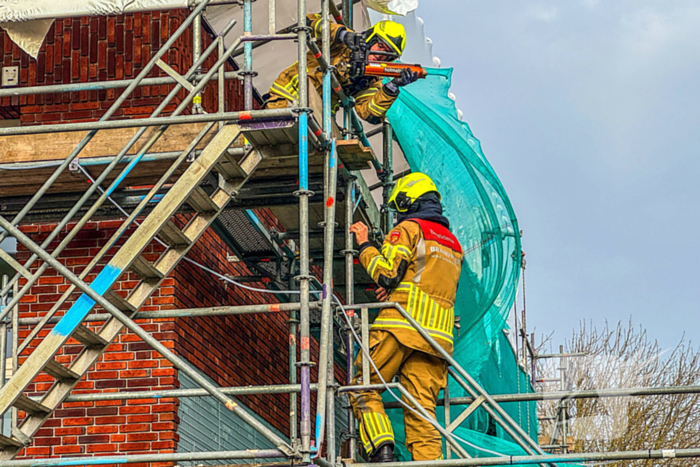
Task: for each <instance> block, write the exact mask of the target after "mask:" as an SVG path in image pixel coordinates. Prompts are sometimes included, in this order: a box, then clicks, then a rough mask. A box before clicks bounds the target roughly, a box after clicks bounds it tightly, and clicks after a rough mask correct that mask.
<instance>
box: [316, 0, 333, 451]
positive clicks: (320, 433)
mask: <svg viewBox="0 0 700 467" xmlns="http://www.w3.org/2000/svg"><path fill="white" fill-rule="evenodd" d="M328 4H329V0H323V1H322V3H321V31H322V45H323V52H324V54H325V56H326V57H330V47H331V46H330V18H329V5H328ZM331 73H332V68H330V67H328V68H326V69H325V70H324V75H323V132H324V133H325V134H326V136H327V137H328V138H331V134H332V128H331V124H332V121H331V95H332V94H331ZM336 159H337V154H336V150H335V140H333V141H332V143H331V147H330V150H327V151H326V157H325V160H326V164H324V168H325V171H324V182H325V183H324V191H325V193H324V194H325V196H324V199H325V210H324V221H323V222H324V239H323V250H324V255H323V294H322V307H321V339H320V340H321V342H320V349H319V357H318V387H319V389H318V394H317V403H316V446H317V448H318V449H319V452H320V450H321V449H322V448H323V446H324V443H323V441H324V438H325V435H326V433H325V430H326V425H328V434H329V435H330V436H328V442H327V443H326V444H327V456H328V458H327V460H328V461H329V462H333V461H334V457H335V445H334V444H335V440H334V439H331V438H332V437H333V438H334V432H333V429H334V426H331V425H334V424H332V423H330V422H328V423H326V419H327V418H328V417H329V414H328V413H327V412H330V411H329V410H328V408H327V406H328V407H332V406H333V402H332V399H333V397H334V395H333V391H332V386H333V381H334V376H333V371H332V369H333V366H332V365H333V363H332V362H333V358H332V355H333V349H332V346H333V319H332V307H331V304H332V301H333V256H334V244H335V208H336V203H335V199H336V185H337V177H338V167H337V163H336ZM329 388H330V389H329Z"/></svg>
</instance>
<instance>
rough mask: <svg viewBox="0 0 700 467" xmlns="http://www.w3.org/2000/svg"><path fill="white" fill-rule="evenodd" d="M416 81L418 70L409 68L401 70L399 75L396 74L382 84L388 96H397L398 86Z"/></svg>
mask: <svg viewBox="0 0 700 467" xmlns="http://www.w3.org/2000/svg"><path fill="white" fill-rule="evenodd" d="M416 81H418V72H416V71H411V70H410V69H409V68H404V69H403V70H401V76H397V77H396V78H394V79H392V80H391V81H389V82H388V83H386V84H385V85H384V91H385V92H386V93H387V94H389V95H390V96H398V95H399V88H401V87H403V86H406V85H407V84H411V83H414V82H416Z"/></svg>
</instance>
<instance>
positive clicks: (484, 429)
mask: <svg viewBox="0 0 700 467" xmlns="http://www.w3.org/2000/svg"><path fill="white" fill-rule="evenodd" d="M451 76H452V70H451V69H430V70H429V75H428V77H427V78H426V79H423V80H419V81H418V82H417V83H413V84H411V85H410V86H407V87H405V88H403V89H402V90H401V93H400V94H399V98H398V99H397V101H396V102H395V103H394V104H393V105H392V107H391V109H390V110H389V113H388V118H389V121H390V122H391V124H392V126H393V128H394V135H395V138H396V139H397V141H398V142H399V144H400V145H401V148H402V150H403V152H404V154H405V155H406V159H407V160H408V163H409V165H410V167H411V170H412V171H414V172H423V173H425V174H427V175H429V176H430V177H431V178H432V179H433V180H434V181H435V183H436V185H437V187H438V189H439V191H440V193H441V195H442V204H443V206H444V207H445V215H446V216H447V217H448V218H449V219H450V222H451V229H452V231H453V232H454V234H455V235H456V236H457V238H458V239H459V240H460V242H461V243H462V246H463V249H464V253H465V255H464V266H463V268H462V275H461V278H460V282H459V289H458V291H457V299H456V306H455V314H456V316H457V317H459V318H458V319H459V326H460V328H459V331H458V333H457V334H456V335H455V351H454V356H455V358H456V360H457V361H458V362H459V363H460V364H461V365H462V366H463V367H464V368H465V369H466V370H467V371H468V372H469V373H470V375H471V376H472V377H474V378H475V379H476V380H477V381H478V382H479V383H480V384H481V385H482V386H483V387H484V388H485V389H486V390H487V391H488V392H489V393H490V394H506V393H524V392H532V387H531V385H530V384H529V380H528V377H527V375H526V374H525V373H524V372H523V371H522V370H521V368H520V367H519V366H518V364H517V363H516V357H515V355H514V353H513V349H512V346H511V345H510V343H509V342H508V339H507V337H506V336H505V335H504V332H503V331H504V329H505V328H506V327H507V324H506V320H507V318H508V313H509V310H510V308H511V307H512V305H513V301H514V299H515V293H516V288H517V284H518V276H519V271H520V258H521V252H520V238H519V235H518V232H519V231H518V224H517V220H516V218H515V213H514V212H513V208H512V206H511V204H510V201H509V200H508V196H507V195H506V192H505V190H504V189H503V186H502V185H501V183H500V181H499V180H498V177H497V176H496V173H495V172H494V170H493V168H492V167H491V165H490V164H489V162H488V161H487V160H486V157H485V156H484V154H483V152H482V150H481V145H480V143H479V141H478V140H477V139H476V138H475V137H474V135H473V134H472V132H471V130H470V129H469V126H468V125H467V124H466V123H464V122H462V121H460V120H459V118H458V117H457V109H456V108H455V104H454V102H453V101H452V100H451V99H450V98H449V97H448V92H449V89H450V84H451ZM449 389H450V397H461V396H467V395H468V394H466V392H465V391H464V390H463V389H462V388H461V386H459V385H458V384H457V383H456V382H455V381H453V380H450V383H449ZM384 397H385V400H391V399H392V397H391V395H390V394H388V393H385V395H384ZM535 404H536V403H534V402H530V403H526V402H521V403H511V404H504V405H503V407H504V409H505V410H506V411H507V412H508V414H509V415H510V416H511V417H512V418H513V419H514V420H515V421H516V422H517V423H519V424H520V426H522V427H523V428H524V429H525V430H526V431H527V432H528V434H529V435H530V436H531V437H532V438H533V439H535V440H536V439H537V431H538V427H537V415H536V405H535ZM464 408H465V407H464V406H458V407H454V408H453V409H452V414H453V415H452V418H453V419H454V417H455V416H456V414H457V413H459V412H460V411H461V410H463V409H464ZM390 417H391V420H392V424H393V425H394V428H395V433H396V439H397V441H398V443H397V445H398V450H399V455H400V456H401V457H402V458H403V459H404V460H410V456H409V455H408V452H407V451H406V450H405V448H404V446H402V445H401V442H402V441H403V439H404V433H403V417H402V414H401V411H400V410H393V411H391V413H390ZM438 418H439V421H440V422H441V423H442V421H443V410H442V409H441V408H440V409H438ZM455 434H456V435H457V436H459V437H460V438H462V439H464V440H465V441H467V442H468V443H472V444H473V445H476V446H478V447H480V448H482V449H486V450H488V451H493V452H494V453H501V454H506V455H518V454H524V452H523V450H522V449H521V448H520V447H519V446H517V445H516V444H515V443H513V442H512V440H511V439H510V437H509V436H508V435H507V434H505V433H504V432H503V430H502V429H501V428H500V427H499V426H498V425H497V424H495V423H494V421H493V420H491V419H490V417H489V416H488V414H487V413H486V412H485V411H484V410H483V409H478V410H477V411H476V412H475V413H474V414H473V415H472V416H470V417H469V418H468V419H467V420H466V421H465V422H464V423H463V424H462V425H461V426H460V427H459V428H458V429H457V430H456V431H455ZM465 447H466V449H467V451H468V452H469V453H470V454H471V455H472V456H474V457H490V456H493V455H495V454H494V453H489V452H487V451H480V450H478V449H476V448H473V447H471V446H468V445H465Z"/></svg>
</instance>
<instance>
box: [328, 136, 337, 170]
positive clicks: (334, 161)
mask: <svg viewBox="0 0 700 467" xmlns="http://www.w3.org/2000/svg"><path fill="white" fill-rule="evenodd" d="M337 161H338V154H337V153H336V152H335V138H334V139H333V141H332V142H331V155H330V158H329V160H328V165H329V166H330V167H331V169H333V168H335V166H336V164H337Z"/></svg>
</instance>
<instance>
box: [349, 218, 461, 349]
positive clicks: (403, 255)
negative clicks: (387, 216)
mask: <svg viewBox="0 0 700 467" xmlns="http://www.w3.org/2000/svg"><path fill="white" fill-rule="evenodd" d="M360 262H361V263H362V265H363V266H364V267H365V269H367V272H368V273H369V274H370V276H372V279H373V280H374V281H375V282H376V283H377V284H378V285H379V286H381V287H384V288H385V289H387V291H389V294H390V295H389V300H390V301H393V302H399V303H400V304H401V305H402V306H403V307H404V308H405V309H406V310H407V311H408V312H409V313H410V314H411V316H412V317H413V318H414V319H415V320H416V321H418V323H420V324H421V325H422V326H423V327H424V328H425V329H426V330H427V331H428V333H429V334H430V335H431V337H433V338H435V339H436V340H437V342H438V343H439V344H440V345H441V346H442V347H443V348H444V349H445V350H447V351H448V352H450V353H452V348H453V328H454V300H455V295H456V293H457V283H458V281H459V275H460V272H461V268H462V247H461V246H460V244H459V242H458V241H457V239H456V238H455V237H454V235H452V233H451V232H450V231H449V229H447V228H446V227H444V226H442V225H441V224H438V223H436V222H431V221H426V220H421V219H410V220H407V221H404V222H402V223H400V224H399V225H397V226H396V227H394V229H393V230H392V231H391V232H389V234H388V235H387V237H386V238H385V239H384V243H383V244H382V248H381V251H379V250H377V249H376V248H374V247H372V246H369V247H366V248H363V249H362V252H361V253H360ZM372 328H373V329H375V328H376V329H383V330H386V331H389V332H391V333H392V334H394V335H395V336H396V338H397V339H398V340H399V341H400V342H401V343H402V344H403V345H405V346H407V347H410V348H413V349H416V350H420V351H423V352H427V353H429V354H431V355H435V356H438V357H439V356H440V355H439V354H438V353H437V351H435V350H434V349H432V348H431V347H430V345H429V344H428V342H426V341H425V339H423V337H421V336H420V334H418V332H417V331H416V330H415V329H414V328H413V326H411V324H410V323H409V322H408V321H407V320H405V319H404V318H403V316H401V314H400V313H399V312H398V311H396V310H394V309H391V308H387V309H384V310H382V311H381V312H380V314H379V316H378V317H377V319H376V320H375V322H374V324H373V325H372Z"/></svg>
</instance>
